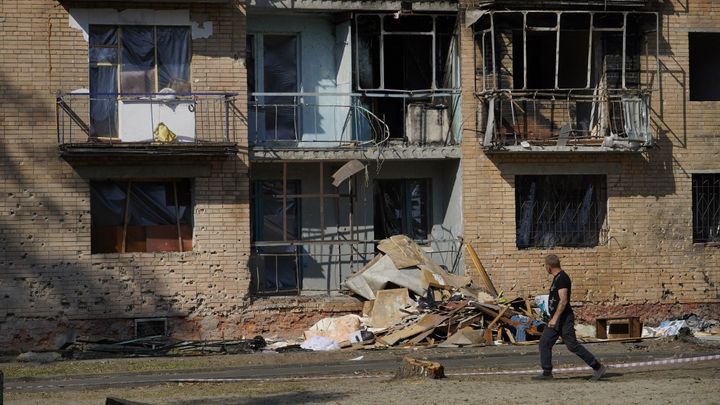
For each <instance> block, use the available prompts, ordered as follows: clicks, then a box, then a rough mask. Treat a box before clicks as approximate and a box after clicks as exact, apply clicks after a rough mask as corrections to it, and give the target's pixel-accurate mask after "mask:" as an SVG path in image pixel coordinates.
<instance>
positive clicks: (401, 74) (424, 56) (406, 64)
mask: <svg viewBox="0 0 720 405" xmlns="http://www.w3.org/2000/svg"><path fill="white" fill-rule="evenodd" d="M384 41H385V42H384V48H383V51H384V55H385V88H386V89H396V90H425V89H430V88H432V82H433V71H432V63H433V58H432V37H431V36H429V35H387V36H385V37H384Z"/></svg>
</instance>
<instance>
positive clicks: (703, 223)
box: [692, 173, 720, 243]
mask: <svg viewBox="0 0 720 405" xmlns="http://www.w3.org/2000/svg"><path fill="white" fill-rule="evenodd" d="M692 204H693V205H692V212H693V242H695V243H707V242H720V174H717V173H714V174H693V175H692Z"/></svg>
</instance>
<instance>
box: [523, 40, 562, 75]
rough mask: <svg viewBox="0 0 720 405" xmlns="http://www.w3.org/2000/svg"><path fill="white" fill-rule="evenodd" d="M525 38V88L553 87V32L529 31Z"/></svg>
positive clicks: (554, 42) (554, 41)
mask: <svg viewBox="0 0 720 405" xmlns="http://www.w3.org/2000/svg"><path fill="white" fill-rule="evenodd" d="M526 38H527V45H526V46H527V49H526V51H525V52H526V54H527V86H526V87H527V88H528V89H554V88H555V52H554V50H555V46H556V45H555V44H556V41H557V36H556V34H555V32H547V31H529V32H527V35H526Z"/></svg>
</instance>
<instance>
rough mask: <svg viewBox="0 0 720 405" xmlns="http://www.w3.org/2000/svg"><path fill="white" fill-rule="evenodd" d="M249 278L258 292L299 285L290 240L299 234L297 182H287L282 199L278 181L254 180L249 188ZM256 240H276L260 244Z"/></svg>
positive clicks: (297, 263) (294, 250)
mask: <svg viewBox="0 0 720 405" xmlns="http://www.w3.org/2000/svg"><path fill="white" fill-rule="evenodd" d="M253 192H254V198H253V220H254V221H253V223H254V226H253V241H254V242H256V244H258V245H261V246H257V247H255V252H254V258H253V265H252V267H253V269H252V270H253V277H254V279H255V290H256V292H258V293H282V292H288V291H298V290H299V289H300V288H301V287H300V280H301V275H300V268H301V267H300V259H299V256H298V253H299V251H298V249H299V247H297V246H294V245H293V244H291V243H288V244H285V245H284V244H282V242H292V241H296V240H298V239H299V236H300V198H298V197H296V195H298V194H300V182H299V181H297V180H294V181H288V182H287V186H286V194H287V195H289V197H287V198H286V199H285V200H284V201H283V184H282V181H281V180H264V181H256V182H255V183H254V187H253ZM258 242H278V243H277V244H273V246H262V243H258Z"/></svg>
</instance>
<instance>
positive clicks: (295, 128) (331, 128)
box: [248, 93, 456, 148]
mask: <svg viewBox="0 0 720 405" xmlns="http://www.w3.org/2000/svg"><path fill="white" fill-rule="evenodd" d="M454 96H455V95H448V94H443V95H437V94H433V95H417V94H399V93H398V94H354V93H352V94H351V93H252V94H251V96H250V101H249V103H248V104H249V106H248V110H249V111H248V132H249V136H250V144H251V146H256V147H275V148H313V147H319V148H323V147H325V148H346V147H355V148H362V147H369V146H374V145H384V144H387V143H388V142H389V141H392V140H398V141H404V142H405V143H406V144H415V145H425V144H443V145H448V144H452V143H454V139H455V137H454V136H453V134H454V131H455V129H454V126H453V120H452V117H453V112H452V108H451V106H452V105H456V103H455V102H454V101H453V99H452V98H453V97H454Z"/></svg>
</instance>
